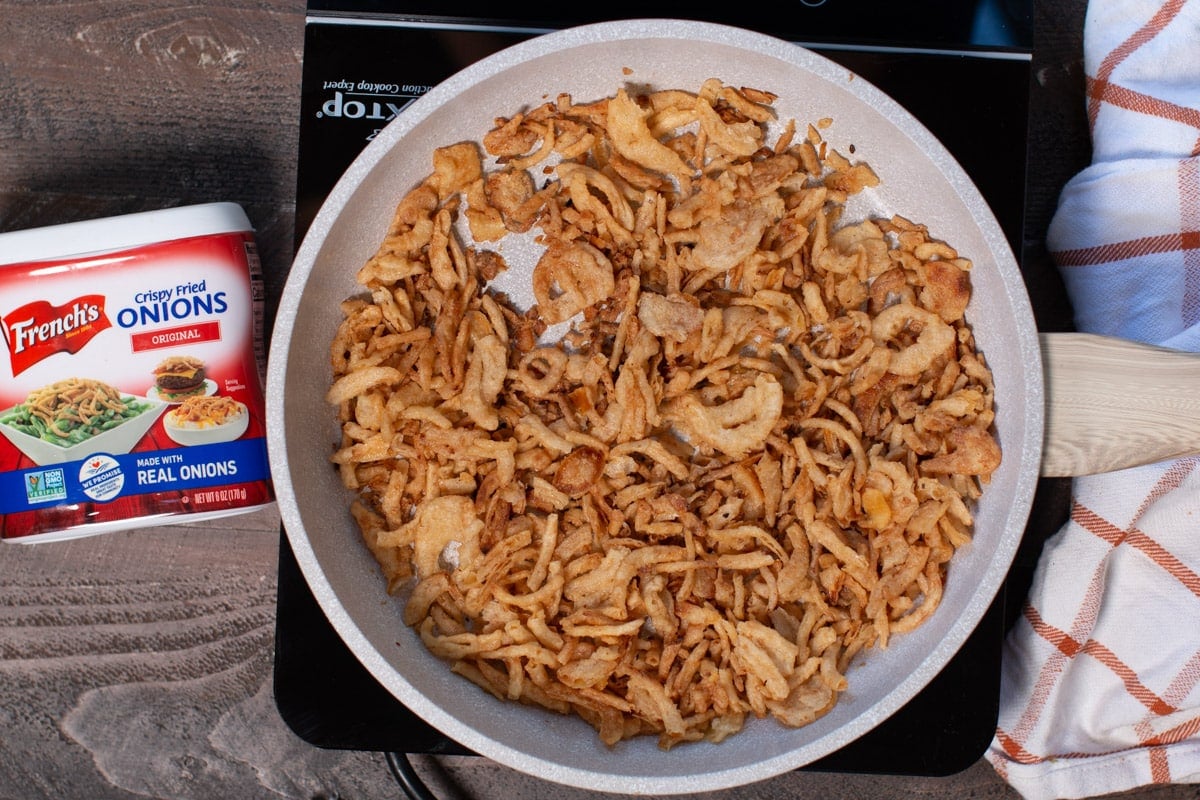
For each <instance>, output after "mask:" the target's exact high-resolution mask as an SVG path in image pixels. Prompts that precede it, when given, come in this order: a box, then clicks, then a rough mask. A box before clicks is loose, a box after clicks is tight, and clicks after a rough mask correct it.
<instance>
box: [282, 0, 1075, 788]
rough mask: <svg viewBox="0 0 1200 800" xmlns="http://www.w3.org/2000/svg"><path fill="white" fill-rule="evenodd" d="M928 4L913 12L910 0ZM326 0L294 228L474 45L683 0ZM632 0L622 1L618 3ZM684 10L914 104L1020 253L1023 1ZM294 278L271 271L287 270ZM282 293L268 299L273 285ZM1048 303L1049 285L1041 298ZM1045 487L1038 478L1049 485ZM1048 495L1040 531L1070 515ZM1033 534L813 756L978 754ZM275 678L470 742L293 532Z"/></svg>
mask: <svg viewBox="0 0 1200 800" xmlns="http://www.w3.org/2000/svg"><path fill="white" fill-rule="evenodd" d="M916 5H920V9H919V10H916V9H914V8H913V6H916ZM452 8H453V11H447V9H446V6H445V5H443V4H437V5H434V4H428V5H424V4H420V3H392V2H384V1H383V0H313V2H310V3H309V5H308V17H307V20H306V26H305V39H304V64H303V84H302V99H301V109H300V113H301V120H300V141H299V161H298V168H297V191H296V244H297V245H298V244H299V242H300V241H301V240H302V238H303V236H304V233H305V232H306V231H307V229H308V226H309V225H310V223H311V222H312V220H313V218H314V216H315V215H316V213H317V211H318V209H319V208H320V206H321V203H322V202H323V201H324V199H325V197H326V195H327V194H328V193H329V191H330V190H331V189H332V187H333V185H334V184H335V183H336V182H337V180H338V178H339V177H340V176H341V174H342V172H343V171H344V170H345V169H346V167H348V166H349V164H350V162H351V161H353V160H354V158H355V157H356V156H357V155H358V154H359V152H360V151H361V150H362V148H363V147H365V146H366V145H367V144H368V143H369V142H370V141H371V139H372V138H373V137H374V136H375V135H376V134H378V133H379V131H380V130H381V129H382V128H383V126H385V125H386V124H387V123H388V122H389V121H390V120H391V119H393V118H395V116H396V115H398V114H402V113H404V109H405V108H406V107H407V106H408V105H409V104H410V103H412V102H413V101H415V100H416V99H417V98H419V97H420V96H421V95H422V94H423V93H425V92H426V91H428V90H429V89H430V88H431V87H433V86H434V85H436V84H437V83H438V82H440V81H442V80H444V79H445V78H447V77H449V76H450V75H452V74H453V73H455V72H457V71H458V70H459V69H462V68H464V67H466V66H468V65H469V64H471V63H473V62H474V61H476V60H478V59H481V58H483V57H486V56H487V55H490V54H491V53H494V52H496V51H497V50H499V49H501V48H504V47H507V46H509V45H512V44H515V43H517V42H519V41H522V40H524V39H527V38H530V37H532V36H537V35H540V34H542V33H546V32H549V31H553V30H556V29H559V28H563V27H568V26H572V25H578V24H584V23H589V22H598V21H602V20H606V19H618V18H632V17H634V16H636V17H642V18H647V17H657V18H667V17H669V18H681V17H682V16H683V15H681V13H680V11H679V9H678V7H677V6H676V5H675V4H668V3H655V2H639V3H638V4H636V6H633V5H628V7H625V8H623V7H622V4H620V3H616V4H608V5H607V6H606V7H605V9H604V10H603V13H600V11H597V10H593V11H591V12H579V13H575V12H573V11H572V12H570V13H568V12H566V11H563V12H562V13H559V12H547V11H545V10H539V9H529V10H527V11H524V12H521V11H513V10H512V9H509V8H504V9H503V10H504V11H506V12H510V11H513V15H512V16H508V17H505V18H502V19H501V18H496V16H495V14H496V13H497V10H498V8H499V7H497V6H496V5H495V4H494V3H487V4H485V3H457V4H455V5H454V6H453V7H452ZM622 11H624V12H628V13H618V12H622ZM687 16H688V18H693V19H704V20H706V21H710V22H718V23H724V24H731V25H737V26H739V27H743V28H749V29H754V30H758V31H760V32H763V33H768V34H771V35H774V36H777V37H779V38H784V39H787V40H789V41H794V42H796V43H797V45H801V46H805V47H808V48H809V49H811V50H814V51H816V52H817V53H819V54H821V55H823V56H825V57H827V58H829V59H831V60H833V61H835V62H837V63H839V64H841V65H843V66H845V67H846V68H848V69H851V70H853V71H854V72H855V73H856V74H858V75H860V76H861V77H863V78H865V79H866V80H868V81H870V82H871V83H873V84H874V85H875V86H877V87H879V88H880V89H882V90H883V91H885V92H887V93H888V94H889V95H891V96H892V97H893V98H894V99H895V100H896V101H898V102H899V103H900V104H901V105H903V106H905V107H906V108H907V109H908V110H909V111H910V112H911V113H912V114H913V115H914V116H916V117H917V118H918V119H919V120H921V121H922V123H924V124H925V126H926V127H927V128H928V129H929V130H930V131H931V132H932V133H933V134H934V135H935V136H937V137H938V138H939V139H940V140H941V141H942V143H943V144H944V145H945V146H946V147H947V149H949V150H950V151H951V153H952V154H953V155H954V156H955V157H956V158H957V159H958V160H959V162H960V163H961V164H962V166H963V167H964V169H965V170H966V171H967V173H968V174H969V175H970V176H971V177H972V179H973V180H974V181H975V183H976V185H977V186H978V187H979V189H980V191H981V193H982V194H983V196H984V197H985V199H986V200H987V201H988V203H989V205H990V206H991V208H992V210H993V212H994V213H995V215H996V217H997V219H998V220H999V222H1000V224H1001V227H1002V228H1003V230H1004V231H1005V234H1006V235H1007V237H1008V240H1009V243H1010V245H1011V247H1012V248H1013V252H1014V253H1016V254H1017V255H1018V259H1020V257H1021V254H1022V250H1023V222H1024V210H1025V205H1024V192H1025V172H1026V142H1027V137H1026V124H1027V119H1028V108H1029V81H1030V77H1031V75H1030V73H1031V52H1032V41H1031V36H1032V34H1031V31H1030V27H1029V26H1030V16H1031V11H1030V9H1029V5H1028V3H1027V2H1004V1H1003V0H993V1H991V2H980V3H971V2H966V1H965V0H943V1H935V2H929V3H923V4H901V3H895V2H858V1H856V2H847V1H846V0H841V1H839V0H797V1H796V2H792V3H790V4H786V5H785V4H774V5H771V6H763V7H762V11H761V12H760V13H759V15H758V16H754V15H752V14H750V12H743V11H742V10H741V9H739V10H738V11H737V13H734V12H733V11H728V12H724V13H722V12H716V13H711V14H709V13H706V14H705V15H704V16H702V17H701V16H691V15H687ZM284 277H285V276H275V278H276V280H275V281H272V282H271V283H273V284H275V285H282V281H283V278H284ZM269 299H270V298H269ZM1033 300H1034V303H1035V305H1036V302H1037V299H1036V298H1033ZM1039 491H1040V490H1039ZM1060 513H1061V509H1060V508H1059V505H1058V504H1056V503H1054V502H1048V503H1047V502H1042V503H1039V502H1035V505H1034V512H1033V518H1032V519H1031V521H1030V526H1029V530H1028V531H1027V539H1033V540H1037V545H1036V546H1031V547H1030V548H1029V553H1034V554H1035V553H1036V549H1037V547H1040V540H1041V539H1042V538H1044V537H1045V536H1046V535H1048V532H1050V531H1053V530H1054V529H1056V527H1057V524H1058V516H1059V515H1060ZM1032 566H1033V556H1032V555H1029V554H1026V553H1025V552H1024V550H1023V552H1022V553H1019V554H1018V558H1017V560H1016V561H1015V562H1014V566H1013V571H1012V573H1011V574H1010V576H1009V581H1008V583H1007V584H1006V586H1005V588H1004V589H1003V590H1002V591H1001V592H1000V594H999V595H998V596H997V597H996V599H995V601H994V603H993V605H992V607H991V609H990V610H989V611H988V613H987V614H986V615H985V616H984V618H983V619H982V621H981V622H980V624H979V625H978V626H977V628H976V630H975V632H974V633H973V634H972V636H971V637H970V638H969V639H968V640H967V642H966V644H965V645H964V647H963V648H962V649H961V651H960V652H959V653H958V654H957V655H956V656H955V658H953V659H952V660H951V661H950V663H949V664H948V665H947V666H946V667H945V668H944V669H943V671H942V672H941V673H940V674H939V675H938V676H937V677H936V678H935V679H934V680H933V681H932V682H931V683H930V684H929V685H928V686H927V687H926V688H925V689H924V690H923V691H922V692H921V693H919V694H918V695H917V696H916V697H915V698H913V699H912V700H911V701H910V702H909V703H908V704H907V705H906V706H905V707H903V708H902V709H901V710H900V711H898V712H897V713H896V714H895V715H893V716H892V717H891V718H889V719H888V720H887V721H885V722H884V723H883V724H882V725H880V726H879V727H877V728H876V729H874V730H873V731H871V732H870V733H868V734H867V735H865V736H863V737H861V738H860V739H858V740H857V741H855V742H852V743H851V744H849V745H847V746H846V747H844V748H843V749H841V750H839V751H837V752H835V753H832V754H830V755H828V756H826V757H825V758H823V759H821V760H820V761H818V762H816V763H814V764H812V765H810V766H808V767H806V768H805V769H825V770H837V771H846V772H877V773H889V774H919V775H947V774H952V773H954V772H957V771H959V770H961V769H964V768H966V767H968V766H970V765H971V764H973V763H974V762H975V761H976V760H978V758H979V757H980V756H981V755H982V753H983V752H984V750H985V749H986V747H987V745H988V743H989V742H990V741H991V739H992V734H993V732H994V730H995V724H996V718H997V712H998V704H999V669H1000V649H1001V645H1002V642H1003V638H1004V634H1005V631H1006V630H1007V627H1008V625H1009V624H1010V623H1011V620H1012V618H1013V616H1014V614H1015V613H1016V608H1017V606H1018V605H1019V603H1020V601H1021V600H1022V599H1023V597H1024V586H1025V585H1027V582H1028V575H1029V573H1030V572H1031V571H1032ZM274 690H275V699H276V704H277V706H278V708H279V711H280V713H281V715H282V716H283V718H284V720H285V721H286V722H287V724H288V725H289V726H290V727H291V728H292V729H293V730H294V731H295V732H296V733H297V734H298V735H299V736H300V737H301V738H303V739H305V740H306V741H308V742H310V743H311V744H313V745H316V746H319V747H325V748H336V749H353V750H367V751H396V752H405V753H434V754H437V753H445V754H469V751H468V750H467V749H466V748H464V747H462V746H461V745H459V744H458V743H457V742H454V741H453V740H450V739H448V738H447V737H445V736H444V735H443V734H441V733H440V732H439V731H437V730H436V729H434V728H433V727H431V726H430V725H428V724H427V723H425V722H424V721H423V720H422V719H421V718H419V717H418V716H417V715H416V714H414V713H413V712H412V711H410V710H409V709H408V708H406V707H405V706H403V705H402V704H401V703H400V702H399V701H397V700H396V699H395V698H394V697H393V696H392V695H391V694H389V693H388V692H387V691H386V690H385V689H383V688H382V686H380V685H379V684H378V683H377V682H376V681H375V679H374V678H373V677H372V676H371V675H370V674H369V673H368V672H367V671H366V669H365V668H364V667H363V666H362V665H361V664H359V662H358V661H357V659H356V658H355V657H354V656H353V654H351V653H350V651H349V650H348V648H346V646H345V645H344V644H343V643H342V642H341V640H340V638H339V637H338V635H337V634H336V632H335V631H334V630H333V628H332V626H331V625H330V624H329V622H328V621H327V620H326V618H325V616H324V614H323V613H322V611H321V609H320V606H319V605H318V604H317V602H316V600H315V599H314V597H313V595H312V593H311V592H310V591H309V589H308V586H307V584H306V583H305V581H304V578H303V576H302V574H301V573H300V570H299V567H298V565H297V563H296V560H295V558H294V556H293V554H292V552H291V549H290V547H289V545H288V541H287V537H286V532H284V531H281V534H280V544H279V584H278V614H277V623H276V637H275V674H274Z"/></svg>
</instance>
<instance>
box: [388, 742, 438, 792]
mask: <svg viewBox="0 0 1200 800" xmlns="http://www.w3.org/2000/svg"><path fill="white" fill-rule="evenodd" d="M384 756H385V757H386V758H387V763H388V767H389V768H390V769H391V770H392V775H394V776H395V777H396V783H398V784H400V788H401V790H403V792H404V796H405V797H407V798H408V800H438V799H437V797H436V796H434V794H433V792H431V791H429V787H428V786H426V785H425V782H424V781H422V780H421V778H420V776H418V775H417V771H416V770H415V769H413V765H412V762H411V761H409V760H408V755H407V754H406V753H397V752H387V753H385V754H384Z"/></svg>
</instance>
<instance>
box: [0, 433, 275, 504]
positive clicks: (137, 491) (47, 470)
mask: <svg viewBox="0 0 1200 800" xmlns="http://www.w3.org/2000/svg"><path fill="white" fill-rule="evenodd" d="M270 474H271V473H270V469H269V467H268V464H267V449H266V440H265V439H263V438H261V437H259V438H253V439H239V440H237V441H234V442H224V443H221V444H205V445H196V446H194V447H179V448H175V449H173V450H150V451H145V452H139V453H126V454H124V455H117V456H114V455H111V454H109V453H93V454H92V455H90V456H88V457H87V458H85V459H82V460H80V461H67V462H63V463H61V464H49V465H47V466H44V467H34V468H32V469H27V470H16V471H12V472H6V473H3V474H0V514H11V513H13V512H17V511H30V510H36V509H38V508H45V507H48V506H51V505H62V504H71V503H104V502H109V501H111V500H115V499H117V498H118V497H131V496H134V495H141V494H151V493H154V492H170V491H186V490H190V489H203V488H206V487H212V486H229V485H232V484H240V483H253V482H255V481H267V480H270Z"/></svg>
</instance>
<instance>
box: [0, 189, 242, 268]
mask: <svg viewBox="0 0 1200 800" xmlns="http://www.w3.org/2000/svg"><path fill="white" fill-rule="evenodd" d="M252 230H253V229H252V227H251V225H250V219H249V218H248V217H247V216H246V212H245V211H243V210H242V207H241V206H240V205H238V204H237V203H203V204H200V205H194V206H180V207H177V208H164V209H161V210H158V211H141V212H138V213H135V214H122V215H120V216H115V217H103V218H101V219H89V220H83V221H81V222H66V223H63V224H61V225H49V226H46V227H43V228H28V229H26V230H23V231H12V232H11V233H0V266H3V265H5V264H21V263H26V262H30V261H48V260H50V259H56V258H67V257H70V256H84V255H94V254H98V253H111V252H113V251H116V250H125V249H128V248H131V247H139V246H141V245H146V244H153V243H156V242H170V241H173V240H175V239H189V238H191V237H193V236H208V235H212V234H221V233H238V232H242V231H246V232H249V231H252Z"/></svg>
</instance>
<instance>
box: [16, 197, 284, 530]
mask: <svg viewBox="0 0 1200 800" xmlns="http://www.w3.org/2000/svg"><path fill="white" fill-rule="evenodd" d="M263 301H264V291H263V281H262V272H261V268H260V265H259V259H258V254H257V252H256V249H255V243H254V233H253V228H252V226H251V224H250V221H249V219H248V218H247V217H246V214H245V212H244V211H243V210H242V208H241V207H240V206H239V205H237V204H236V203H206V204H203V205H194V206H184V207H178V208H170V209H163V210H159V211H147V212H142V213H137V214H126V215H122V216H117V217H108V218H104V219H95V220H86V221H82V222H71V223H66V224H62V225H53V226H49V227H44V228H34V229H29V230H23V231H14V232H11V233H3V234H0V331H2V332H3V336H4V344H5V347H4V352H3V353H2V354H0V539H3V540H4V541H6V542H23V543H32V542H45V541H48V540H57V539H67V538H74V537H78V536H87V535H91V534H96V533H106V532H110V531H116V530H123V529H128V528H135V527H142V526H148V525H161V524H167V523H173V522H196V521H201V520H206V519H213V518H216V517H222V516H227V515H231V514H239V513H244V512H247V511H251V510H254V509H256V508H261V507H263V506H266V505H269V504H271V503H273V502H274V491H273V488H272V485H271V478H270V471H269V468H268V463H267V448H266V434H265V420H264V408H263V367H264V363H265V362H264V347H263V338H262V335H263V331H262V326H263V323H262V320H263Z"/></svg>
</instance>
